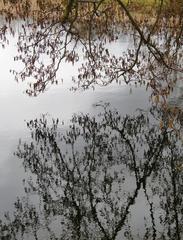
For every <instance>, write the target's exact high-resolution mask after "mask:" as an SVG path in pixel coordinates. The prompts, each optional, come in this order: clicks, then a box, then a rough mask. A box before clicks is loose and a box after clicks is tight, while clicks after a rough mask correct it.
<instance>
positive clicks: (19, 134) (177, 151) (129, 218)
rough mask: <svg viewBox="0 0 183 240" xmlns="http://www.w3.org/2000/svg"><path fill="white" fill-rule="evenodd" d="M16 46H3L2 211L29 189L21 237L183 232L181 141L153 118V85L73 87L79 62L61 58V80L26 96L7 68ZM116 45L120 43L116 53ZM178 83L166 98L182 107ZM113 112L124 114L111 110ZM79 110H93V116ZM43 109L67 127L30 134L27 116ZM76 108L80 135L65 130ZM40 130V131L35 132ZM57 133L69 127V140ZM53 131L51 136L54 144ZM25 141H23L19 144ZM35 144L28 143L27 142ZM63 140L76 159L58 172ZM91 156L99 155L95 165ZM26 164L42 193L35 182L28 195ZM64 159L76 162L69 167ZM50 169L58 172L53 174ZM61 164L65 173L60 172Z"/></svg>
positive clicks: (116, 236)
mask: <svg viewBox="0 0 183 240" xmlns="http://www.w3.org/2000/svg"><path fill="white" fill-rule="evenodd" d="M128 42H129V41H128V38H125V37H124V38H123V40H121V42H120V46H123V47H124V49H125V48H127V47H128V45H129V43H128ZM15 44H16V43H15V40H14V39H11V40H10V44H9V46H8V47H7V48H5V49H0V66H1V73H0V86H1V88H0V112H1V114H0V216H1V218H3V214H4V212H7V211H9V212H10V214H11V213H12V212H13V211H14V208H15V206H14V202H15V201H16V199H17V197H20V199H21V198H22V197H23V196H27V195H28V198H29V200H25V198H24V200H20V201H23V204H25V205H24V208H23V210H22V211H21V213H22V219H23V212H24V218H26V219H27V220H25V219H24V220H22V222H24V224H25V225H26V223H25V222H26V221H27V222H29V223H30V222H32V225H31V224H30V229H29V227H28V229H29V230H27V232H26V234H25V236H24V239H57V238H56V237H60V238H58V239H171V240H172V239H181V234H182V233H181V232H182V229H183V226H182V222H183V205H182V195H183V187H182V186H183V185H182V181H183V172H182V171H183V170H182V163H181V160H182V159H183V158H182V157H183V155H182V154H183V153H182V143H181V141H179V139H176V136H174V135H173V133H172V134H168V135H166V133H165V132H163V131H162V132H161V131H160V130H159V122H158V120H157V119H160V117H159V115H161V113H159V112H158V110H157V109H152V107H151V102H150V101H149V99H150V94H151V92H150V90H149V91H146V89H145V87H143V86H141V87H140V86H139V87H133V86H132V87H130V86H128V85H125V84H121V85H116V84H112V85H110V86H107V87H104V88H100V87H96V89H95V91H93V90H87V91H81V90H80V91H76V92H72V91H70V90H69V89H70V88H71V86H72V82H71V79H72V75H74V73H75V71H76V67H72V66H71V65H69V64H63V65H62V74H63V75H64V77H63V78H64V83H63V84H59V85H57V86H52V87H50V89H48V90H47V91H46V92H45V93H44V94H41V95H39V96H37V97H28V96H27V95H26V94H25V93H24V92H25V90H26V84H24V83H17V82H15V81H14V79H13V76H12V75H11V73H10V72H9V70H10V68H19V67H20V66H19V65H18V64H17V63H15V62H14V61H13V56H14V55H16V45H15ZM118 48H119V46H118V45H117V46H116V45H115V46H114V51H118ZM131 88H132V93H131ZM180 89H181V86H179V83H178V84H177V86H176V87H175V90H174V92H173V94H172V96H171V97H170V98H169V103H170V105H172V106H176V105H178V106H179V107H180V108H182V107H183V101H181V93H180ZM99 102H100V103H101V102H102V103H110V106H107V107H106V108H105V107H103V109H101V108H100V107H99V109H98V107H96V106H95V104H96V103H99ZM114 109H117V110H118V113H112V115H110V113H111V112H110V111H113V110H114ZM140 109H142V110H143V111H141V110H140ZM100 111H101V112H102V113H101V114H102V116H97V117H96V119H97V120H96V121H94V120H93V118H92V116H96V115H97V114H98V113H99V112H100ZM81 113H83V114H87V113H89V114H90V116H91V118H90V117H86V116H85V115H82V114H81ZM44 114H45V115H46V118H48V119H52V118H54V119H56V118H59V119H60V120H61V121H62V120H63V121H64V123H65V124H64V126H62V124H60V123H59V124H60V125H59V124H58V128H57V127H55V128H54V129H52V130H50V128H45V125H44V124H43V123H40V125H39V126H38V124H37V123H35V122H30V127H31V129H32V130H31V131H32V132H33V134H32V139H31V134H30V132H31V131H30V130H29V129H28V128H27V124H26V122H27V121H30V120H34V119H36V118H38V119H39V118H41V119H42V116H43V115H44ZM73 114H78V116H79V117H78V118H77V117H76V118H75V119H74V120H73V124H74V125H75V126H77V127H78V129H79V130H78V131H79V133H78V135H77V137H76V138H74V137H73V136H74V130H73V129H72V128H71V129H70V133H68V135H67V134H66V133H65V129H67V128H68V126H69V124H71V123H70V119H71V118H72V115H73ZM127 114H128V117H126V116H127ZM119 116H120V120H118V117H119ZM43 121H44V120H43ZM38 122H39V121H38ZM92 124H94V125H95V127H94V129H93V128H92V127H93V126H94V125H92ZM122 126H125V130H124V132H123V133H121V132H120V131H121V130H120V129H121V128H122ZM36 129H39V130H40V132H37V133H36V134H37V135H36V134H35V132H36ZM95 130H96V132H95ZM49 131H50V132H49ZM54 131H55V132H57V133H58V132H59V133H60V132H63V134H65V138H63V136H62V137H60V136H58V135H57V134H55V133H53V132H54ZM48 132H49V133H50V135H51V134H52V133H53V137H54V140H53V139H52V142H50V140H49V136H50V135H49V134H48ZM94 132H95V136H94V134H92V133H94ZM86 133H87V134H86ZM34 134H35V135H34ZM165 135H166V136H165ZM45 138H48V139H47V140H45ZM67 138H68V139H67ZM69 138H71V140H69ZM73 138H74V140H75V143H74V144H75V145H74V150H73V148H72V147H73V146H72V144H71V142H72V140H73ZM19 139H21V142H26V143H27V145H26V144H25V145H23V146H22V145H20V146H19V147H18V145H19ZM31 141H32V145H30V146H31V147H30V146H29V147H28V145H29V143H30V142H31ZM53 141H55V142H56V147H55V146H53ZM97 141H99V144H97V143H96V142H97ZM57 144H58V145H57ZM59 144H60V145H59ZM69 144H70V145H69ZM67 145H68V147H67ZM99 145H100V146H99ZM59 146H62V149H63V152H65V154H64V153H63V158H64V161H65V159H68V161H69V162H70V165H67V163H66V162H67V160H66V162H64V161H63V163H62V164H63V166H61V169H62V170H59V168H58V165H57V164H56V160H58V159H59V158H60V160H61V159H62V157H61V156H60V155H59V152H58V149H57V148H59ZM43 152H44V153H43ZM34 154H37V155H34ZM91 154H94V155H93V157H91ZM58 155H59V156H58ZM37 157H38V159H39V160H38V161H37V162H36V161H35V159H36V158H37ZM57 158H58V159H57ZM91 159H93V161H95V163H94V166H92V164H93V163H92V161H91ZM45 160H46V163H45ZM49 161H50V162H51V163H47V162H49ZM23 162H24V166H25V167H26V169H30V172H32V173H31V174H32V175H33V177H32V180H31V184H32V182H33V184H34V185H35V186H34V187H33V188H34V190H35V189H36V188H37V190H35V192H36V193H35V192H34V191H33V190H32V189H31V190H30V192H28V194H25V191H24V190H25V185H23V184H22V180H23V179H24V178H27V176H31V174H30V172H29V170H27V172H26V173H25V171H24V168H23V166H22V163H23ZM38 162H39V164H38ZM33 163H34V164H33ZM36 164H37V165H36ZM148 164H149V165H148ZM66 166H67V167H68V166H70V167H68V168H70V170H69V169H68V168H67V167H66ZM34 168H35V169H34ZM65 168H66V169H65ZM50 169H51V171H52V173H49V171H48V170H50ZM71 169H72V170H71ZM58 170H59V171H62V172H63V174H60V175H59V174H58V172H59V171H58ZM68 175H69V176H70V178H72V179H70V178H69V177H68ZM49 177H50V180H48V178H49ZM90 178H91V179H90ZM73 179H74V180H73ZM89 179H90V180H89ZM67 181H68V182H67ZM56 182H57V184H56ZM31 186H32V185H31ZM29 187H30V186H29ZM30 188H31V187H30ZM32 191H33V192H34V193H32ZM35 195H36V196H38V197H35ZM49 197H50V200H49ZM34 198H35V199H34ZM26 199H27V198H26ZM26 201H28V202H29V201H30V202H31V201H32V203H33V204H35V205H36V207H35V208H36V211H37V212H38V213H39V214H38V215H39V218H40V219H39V224H38V222H36V223H35V222H34V220H35V218H34V217H30V215H26V213H27V209H29V210H30V209H31V207H30V206H32V205H31V204H30V206H29V207H28V205H26ZM26 207H27V209H26ZM18 209H20V206H19V207H18ZM17 211H18V210H17ZM31 211H33V210H31ZM25 212H26V213H25ZM55 212H56V213H55ZM25 215H26V216H27V217H25ZM19 216H20V215H19ZM29 217H30V219H33V220H30V219H29ZM20 218H21V217H20ZM33 222H34V223H33ZM61 223H62V224H61ZM18 224H20V223H18ZM27 224H28V223H27ZM36 226H37V227H36ZM78 226H79V227H78ZM1 234H2V235H1ZM6 234H7V235H6ZM78 234H80V235H81V236H80V238H79V237H78ZM1 236H2V239H10V238H8V230H5V231H4V232H2V233H1V232H0V237H1ZM18 236H19V237H17V239H21V234H20V235H18ZM74 236H75V237H74ZM76 236H77V237H76ZM12 239H13V238H12Z"/></svg>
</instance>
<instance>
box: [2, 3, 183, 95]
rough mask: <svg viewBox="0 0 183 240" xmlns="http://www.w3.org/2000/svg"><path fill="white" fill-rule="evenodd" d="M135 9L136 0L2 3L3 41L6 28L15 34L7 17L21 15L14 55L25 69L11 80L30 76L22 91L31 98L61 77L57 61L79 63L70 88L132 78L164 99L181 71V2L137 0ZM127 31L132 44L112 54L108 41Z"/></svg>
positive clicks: (59, 63)
mask: <svg viewBox="0 0 183 240" xmlns="http://www.w3.org/2000/svg"><path fill="white" fill-rule="evenodd" d="M7 9H8V10H7ZM140 9H141V10H138V7H137V6H136V5H135V1H128V2H127V1H126V2H125V1H122V0H115V1H114V0H113V1H110V0H100V1H79V0H68V1H56V0H55V1H50V0H45V1H42V0H38V1H37V2H34V1H28V0H25V1H19V0H17V1H8V0H7V1H4V11H3V10H2V12H3V13H4V16H5V19H6V20H7V21H6V23H5V25H4V26H2V27H1V35H0V36H1V41H2V42H4V43H5V42H6V32H8V29H10V31H11V32H12V33H14V30H13V26H12V25H11V23H12V20H15V19H17V18H22V19H25V18H26V21H24V22H23V23H22V29H21V30H19V31H20V32H19V34H18V43H17V44H18V52H19V54H18V56H16V57H15V60H18V61H21V62H22V63H23V65H24V68H23V70H22V71H21V72H16V71H13V73H14V74H15V78H16V80H17V81H19V80H23V81H24V80H25V79H30V78H31V79H33V80H31V81H30V80H29V84H30V87H29V89H27V93H28V94H29V95H33V96H34V95H37V94H39V93H40V92H43V91H45V89H46V86H47V85H50V84H53V83H58V82H59V81H60V80H61V79H62V76H60V75H59V76H58V71H59V69H60V68H61V65H62V62H65V61H66V62H70V63H71V64H75V63H76V62H78V61H80V62H82V64H81V66H80V67H79V69H78V74H77V76H73V79H74V83H75V84H74V85H73V89H77V88H83V89H87V88H89V87H95V86H96V85H102V86H106V85H108V84H110V83H112V82H118V83H120V82H123V81H124V82H126V83H127V84H128V83H131V82H134V81H135V82H139V83H144V84H146V85H147V87H148V86H150V87H151V88H152V89H153V95H155V96H160V97H162V99H163V100H164V99H165V98H166V96H167V95H168V94H169V93H170V91H171V89H172V87H173V85H174V83H175V81H176V80H177V75H178V74H179V73H182V71H183V66H182V63H183V61H182V41H183V37H182V31H183V22H182V21H183V20H182V19H183V17H182V15H183V6H182V1H173V2H172V1H168V2H167V1H164V0H159V1H154V2H153V1H151V4H149V5H148V4H144V5H143V3H141V8H140ZM149 14H151V18H149ZM27 17H28V19H27ZM7 22H9V25H8V24H7ZM127 30H128V34H129V36H130V37H131V42H132V47H131V48H130V49H127V50H126V51H123V50H121V53H120V56H119V55H116V54H114V53H113V52H112V51H110V50H109V48H108V46H109V43H111V42H114V43H115V42H117V41H119V39H120V37H121V36H123V35H124V34H125V33H126V32H127ZM4 43H3V45H4ZM45 57H46V58H47V59H48V61H43V60H42V59H44V58H45ZM170 76H171V77H170Z"/></svg>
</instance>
